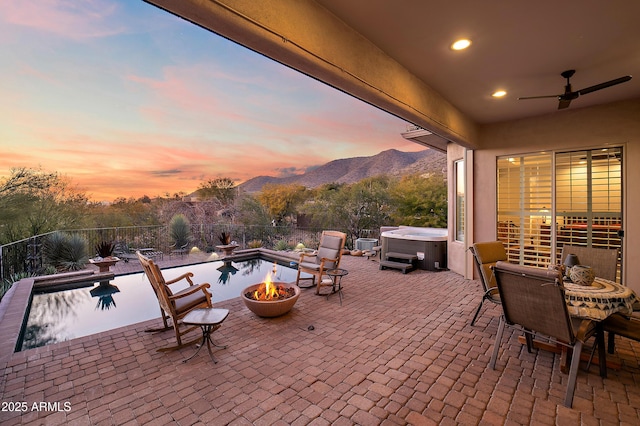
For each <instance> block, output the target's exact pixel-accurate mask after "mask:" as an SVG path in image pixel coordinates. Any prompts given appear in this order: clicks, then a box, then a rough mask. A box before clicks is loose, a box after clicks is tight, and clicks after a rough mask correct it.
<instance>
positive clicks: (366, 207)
mask: <svg viewBox="0 0 640 426" xmlns="http://www.w3.org/2000/svg"><path fill="white" fill-rule="evenodd" d="M390 184H391V179H390V178H389V177H388V176H375V177H371V178H367V179H363V180H361V181H360V182H356V183H354V184H352V185H350V186H348V187H346V188H345V190H343V191H340V195H339V196H338V203H339V206H338V207H337V208H338V209H340V208H341V209H342V210H343V215H344V217H345V219H346V227H347V230H348V231H349V233H350V234H351V237H352V238H353V239H357V238H360V237H362V236H365V235H364V231H365V230H371V229H379V228H380V226H382V225H385V224H387V223H388V221H389V213H390V209H391V206H390V197H389V191H388V190H389V186H390Z"/></svg>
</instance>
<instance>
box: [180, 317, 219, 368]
mask: <svg viewBox="0 0 640 426" xmlns="http://www.w3.org/2000/svg"><path fill="white" fill-rule="evenodd" d="M228 315H229V310H228V309H217V308H200V309H194V310H192V311H191V312H189V313H188V314H187V315H185V317H184V318H183V319H182V323H183V324H185V325H197V326H200V329H201V330H202V343H200V346H198V349H197V350H196V351H195V352H194V353H193V355H191V356H190V357H189V358H187V359H185V360H183V361H182V362H187V361H189V360H190V359H191V358H193V357H194V356H196V355H197V354H198V352H200V349H202V347H203V346H204V344H205V343H206V344H207V350H208V351H209V357H210V358H211V361H213V363H214V364H216V363H217V362H218V361H216V359H215V358H214V357H213V353H212V352H211V345H213V346H216V347H218V348H222V349H225V348H226V346H220V345H216V344H215V343H213V341H212V340H211V333H213V332H214V331H216V330H217V329H218V328H220V325H222V322H223V321H224V320H225V319H226V318H227V316H228Z"/></svg>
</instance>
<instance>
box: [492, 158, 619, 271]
mask: <svg viewBox="0 0 640 426" xmlns="http://www.w3.org/2000/svg"><path fill="white" fill-rule="evenodd" d="M497 172H498V175H497V213H498V214H497V219H498V223H497V233H498V235H497V236H498V239H499V240H500V241H503V242H504V243H505V246H506V247H507V253H508V255H509V260H510V261H514V262H517V263H520V264H524V265H533V266H540V267H544V266H547V265H549V264H550V263H555V262H558V261H559V260H560V252H561V249H562V245H563V244H571V245H579V246H586V247H601V248H617V249H621V248H622V244H621V237H620V234H621V230H622V203H623V199H622V148H603V149H593V150H584V151H571V152H556V153H545V152H543V153H534V154H526V155H521V156H517V157H514V156H510V157H500V158H498V160H497Z"/></svg>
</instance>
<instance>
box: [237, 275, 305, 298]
mask: <svg viewBox="0 0 640 426" xmlns="http://www.w3.org/2000/svg"><path fill="white" fill-rule="evenodd" d="M295 295H296V291H295V289H294V288H293V287H289V286H286V285H284V283H274V282H272V281H271V275H267V277H266V278H265V281H264V282H263V283H261V284H260V285H258V288H256V289H255V290H252V291H247V292H246V293H245V296H246V297H247V298H249V299H251V300H258V301H267V300H284V299H288V298H290V297H293V296H295Z"/></svg>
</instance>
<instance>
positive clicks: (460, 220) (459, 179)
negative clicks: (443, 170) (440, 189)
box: [454, 160, 465, 242]
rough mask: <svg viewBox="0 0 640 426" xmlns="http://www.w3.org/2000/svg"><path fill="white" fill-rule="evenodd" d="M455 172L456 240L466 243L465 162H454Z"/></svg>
mask: <svg viewBox="0 0 640 426" xmlns="http://www.w3.org/2000/svg"><path fill="white" fill-rule="evenodd" d="M454 170H455V177H454V179H455V186H456V207H455V209H456V210H455V217H456V223H455V227H456V228H455V236H456V237H455V238H456V241H460V242H464V216H465V208H464V194H465V180H464V177H465V173H464V160H458V161H455V162H454Z"/></svg>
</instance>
